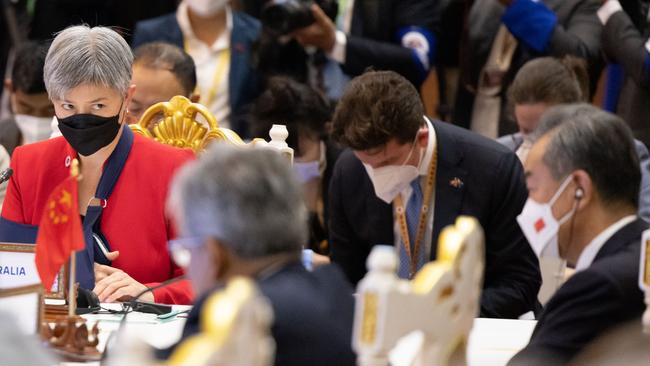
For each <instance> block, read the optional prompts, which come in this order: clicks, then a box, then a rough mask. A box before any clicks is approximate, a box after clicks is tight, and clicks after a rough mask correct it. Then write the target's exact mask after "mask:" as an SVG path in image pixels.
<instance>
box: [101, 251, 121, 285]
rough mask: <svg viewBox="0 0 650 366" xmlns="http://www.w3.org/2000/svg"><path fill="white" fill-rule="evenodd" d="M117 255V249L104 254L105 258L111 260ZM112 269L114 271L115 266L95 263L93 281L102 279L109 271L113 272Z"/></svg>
mask: <svg viewBox="0 0 650 366" xmlns="http://www.w3.org/2000/svg"><path fill="white" fill-rule="evenodd" d="M119 256H120V252H119V251H117V250H116V251H114V252H110V253H108V254H106V258H107V259H108V260H109V261H111V262H112V261H114V260H116V259H117V257H119ZM113 271H115V268H113V267H109V266H104V265H101V264H99V263H95V283H97V282H99V281H101V280H103V279H104V278H105V277H108V276H109V275H110V274H111V273H113Z"/></svg>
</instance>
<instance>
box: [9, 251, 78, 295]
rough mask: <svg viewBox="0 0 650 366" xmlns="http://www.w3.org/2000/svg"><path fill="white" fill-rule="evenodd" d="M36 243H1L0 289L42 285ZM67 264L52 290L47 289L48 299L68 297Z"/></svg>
mask: <svg viewBox="0 0 650 366" xmlns="http://www.w3.org/2000/svg"><path fill="white" fill-rule="evenodd" d="M35 251H36V245H35V244H18V243H0V289H1V290H10V289H15V288H19V287H24V286H31V285H40V284H41V279H40V277H39V276H38V271H37V270H36V263H35V261H34V260H35V257H36V252H35ZM65 267H66V266H63V267H62V268H61V270H60V271H59V274H58V275H57V276H56V280H55V281H54V285H53V286H52V288H51V289H50V291H45V292H44V293H43V296H44V297H45V298H46V299H61V300H64V299H65V298H66V288H67V286H66V281H65V279H66V272H67V271H66V270H65Z"/></svg>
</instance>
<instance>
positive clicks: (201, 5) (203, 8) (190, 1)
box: [185, 0, 229, 17]
mask: <svg viewBox="0 0 650 366" xmlns="http://www.w3.org/2000/svg"><path fill="white" fill-rule="evenodd" d="M228 1H229V0H185V3H186V4H187V6H189V7H190V9H192V12H194V13H196V14H197V15H198V16H202V17H210V16H212V15H215V14H216V13H217V12H219V11H220V10H221V9H223V8H224V7H226V4H228Z"/></svg>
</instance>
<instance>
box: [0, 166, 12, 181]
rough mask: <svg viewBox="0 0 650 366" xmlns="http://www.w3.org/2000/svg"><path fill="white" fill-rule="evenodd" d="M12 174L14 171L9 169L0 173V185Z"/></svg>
mask: <svg viewBox="0 0 650 366" xmlns="http://www.w3.org/2000/svg"><path fill="white" fill-rule="evenodd" d="M13 174H14V170H13V169H11V168H7V169H5V170H3V171H2V173H0V184H2V183H4V182H6V181H8V180H9V178H11V176H12V175H13Z"/></svg>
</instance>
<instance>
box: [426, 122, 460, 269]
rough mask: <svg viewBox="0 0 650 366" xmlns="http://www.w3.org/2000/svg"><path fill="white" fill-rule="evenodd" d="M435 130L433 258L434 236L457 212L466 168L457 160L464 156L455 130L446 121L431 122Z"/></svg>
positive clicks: (434, 251)
mask: <svg viewBox="0 0 650 366" xmlns="http://www.w3.org/2000/svg"><path fill="white" fill-rule="evenodd" d="M432 124H433V128H434V130H435V132H436V148H437V149H438V168H437V173H436V191H435V195H436V197H435V207H434V220H433V241H432V245H431V256H430V257H431V259H435V257H436V254H437V253H436V252H437V245H438V243H437V240H436V238H438V236H439V235H440V231H442V229H443V228H444V227H446V226H448V225H452V224H453V223H454V220H455V218H456V217H457V216H458V214H459V213H460V209H461V207H462V203H463V197H464V194H465V189H466V188H465V183H464V182H465V181H466V178H467V171H466V170H465V169H463V168H462V167H461V165H460V163H461V162H462V160H463V152H462V151H461V150H460V149H459V146H462V145H461V143H460V141H458V138H457V136H456V135H455V134H453V133H452V132H451V131H450V129H449V126H447V125H445V122H438V121H434V122H432Z"/></svg>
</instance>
